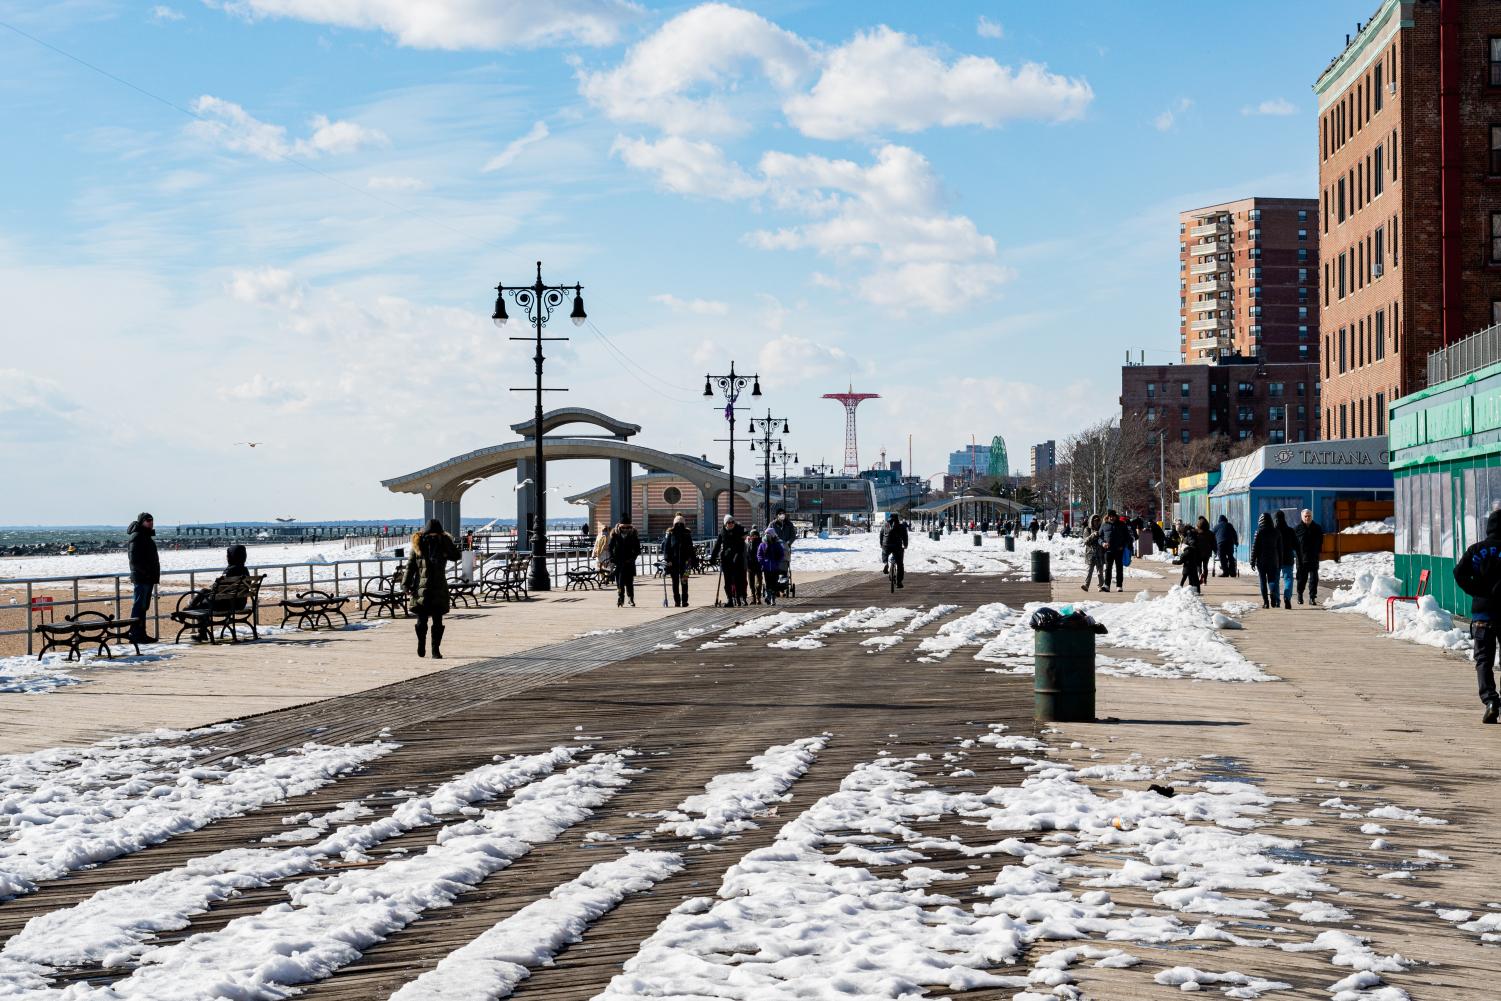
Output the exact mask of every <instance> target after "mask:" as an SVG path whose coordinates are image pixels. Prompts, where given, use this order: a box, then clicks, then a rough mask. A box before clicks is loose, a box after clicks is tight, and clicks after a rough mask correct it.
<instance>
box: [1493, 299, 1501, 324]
mask: <svg viewBox="0 0 1501 1001" xmlns="http://www.w3.org/2000/svg"><path fill="white" fill-rule="evenodd" d="M1498 323H1501V299H1492V300H1491V326H1493V327H1494V326H1495V325H1496V324H1498Z"/></svg>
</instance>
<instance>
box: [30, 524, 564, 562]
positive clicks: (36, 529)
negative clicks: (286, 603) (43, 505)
mask: <svg viewBox="0 0 1501 1001" xmlns="http://www.w3.org/2000/svg"><path fill="white" fill-rule="evenodd" d="M489 523H490V519H489V518H465V519H464V528H465V529H477V528H480V527H481V526H484V525H487V524H489ZM515 523H516V522H515V519H512V518H503V519H501V520H499V521H497V522H496V523H495V527H497V528H500V527H504V526H513V525H515ZM218 524H224V525H227V526H229V527H232V528H253V529H264V530H265V531H266V532H267V534H268V535H270V536H271V538H270V539H269V540H265V541H273V542H296V541H299V540H298V539H297V537H295V536H292V537H288V536H280V535H277V534H276V532H277V530H278V529H283V528H286V527H287V526H285V525H281V524H278V523H277V522H257V521H231V522H220V523H218ZM548 524H549V525H550V526H552V527H553V528H554V529H556V528H561V527H564V524H565V523H564V522H562V521H554V520H553V519H551V518H549V519H548ZM327 525H335V526H339V527H340V528H349V529H353V530H355V531H356V532H357V533H358V534H367V533H368V534H374V533H379V532H381V531H382V530H383V529H387V528H389V529H390V530H391V531H393V532H397V531H399V532H400V534H405V533H407V532H410V531H412V530H413V528H415V527H416V521H415V520H413V519H389V520H372V519H361V520H354V519H351V520H349V521H307V522H303V521H299V522H297V523H296V525H295V526H294V527H296V528H316V527H320V526H327ZM176 529H177V526H176V525H161V524H158V525H157V527H156V538H157V542H158V544H163V545H165V544H168V543H170V542H173V541H175V540H177V539H179V538H182V539H183V540H186V539H187V537H186V536H183V537H179V536H178V535H177V532H176ZM244 541H246V542H252V541H254V540H253V539H246V540H244ZM325 541H326V539H325ZM124 545H125V525H123V524H121V525H0V555H23V554H31V553H38V554H40V553H59V552H63V551H65V550H66V549H67V548H68V547H69V546H73V547H74V548H75V549H77V550H78V551H79V552H104V551H108V550H112V549H119V548H122V547H123V546H124ZM215 545H217V543H215Z"/></svg>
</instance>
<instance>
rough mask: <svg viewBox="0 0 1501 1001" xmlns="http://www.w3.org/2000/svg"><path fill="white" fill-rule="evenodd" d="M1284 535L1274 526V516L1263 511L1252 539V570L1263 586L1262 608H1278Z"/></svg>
mask: <svg viewBox="0 0 1501 1001" xmlns="http://www.w3.org/2000/svg"><path fill="white" fill-rule="evenodd" d="M1282 557H1283V553H1282V533H1280V532H1278V531H1277V526H1276V525H1274V524H1272V516H1271V515H1270V514H1268V513H1267V512H1265V511H1263V512H1262V514H1261V520H1260V521H1259V522H1257V523H1256V535H1255V536H1254V537H1252V539H1251V569H1252V570H1255V571H1256V575H1257V580H1258V581H1259V582H1260V584H1261V607H1262V608H1277V607H1278V606H1279V605H1280V604H1281V601H1280V596H1279V595H1278V594H1277V583H1278V581H1280V580H1281V578H1282Z"/></svg>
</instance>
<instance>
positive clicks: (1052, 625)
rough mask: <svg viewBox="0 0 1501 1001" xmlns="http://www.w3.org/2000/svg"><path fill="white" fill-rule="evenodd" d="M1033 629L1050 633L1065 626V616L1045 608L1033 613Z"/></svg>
mask: <svg viewBox="0 0 1501 1001" xmlns="http://www.w3.org/2000/svg"><path fill="white" fill-rule="evenodd" d="M1031 624H1032V628H1033V629H1036V630H1038V631H1039V632H1045V633H1050V632H1052V631H1053V630H1055V629H1057V628H1058V627H1059V626H1061V625H1063V616H1061V615H1059V614H1058V613H1057V612H1056V611H1054V610H1053V609H1051V608H1047V607H1043V608H1039V609H1038V610H1037V611H1035V612H1033V613H1032V623H1031Z"/></svg>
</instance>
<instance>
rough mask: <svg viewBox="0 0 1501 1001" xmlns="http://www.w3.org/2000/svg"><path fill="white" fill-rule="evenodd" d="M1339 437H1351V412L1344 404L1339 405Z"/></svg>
mask: <svg viewBox="0 0 1501 1001" xmlns="http://www.w3.org/2000/svg"><path fill="white" fill-rule="evenodd" d="M1339 436H1340V437H1341V438H1348V437H1350V418H1349V410H1348V407H1347V405H1346V404H1343V403H1341V404H1340V405H1339Z"/></svg>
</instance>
